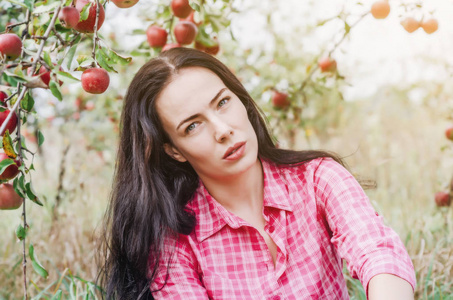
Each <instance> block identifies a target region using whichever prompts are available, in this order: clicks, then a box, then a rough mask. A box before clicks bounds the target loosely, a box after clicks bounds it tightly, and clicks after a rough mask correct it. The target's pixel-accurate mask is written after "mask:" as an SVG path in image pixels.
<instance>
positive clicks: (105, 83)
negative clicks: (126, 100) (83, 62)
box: [81, 68, 110, 94]
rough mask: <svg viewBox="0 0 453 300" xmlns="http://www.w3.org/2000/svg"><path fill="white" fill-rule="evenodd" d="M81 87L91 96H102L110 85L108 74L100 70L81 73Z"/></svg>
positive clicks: (92, 69)
mask: <svg viewBox="0 0 453 300" xmlns="http://www.w3.org/2000/svg"><path fill="white" fill-rule="evenodd" d="M81 81H82V87H83V89H84V90H85V91H86V92H88V93H91V94H102V93H103V92H105V91H106V90H107V88H108V87H109V84H110V77H109V73H108V72H107V71H106V70H104V69H101V68H91V69H87V70H85V71H83V73H82V78H81Z"/></svg>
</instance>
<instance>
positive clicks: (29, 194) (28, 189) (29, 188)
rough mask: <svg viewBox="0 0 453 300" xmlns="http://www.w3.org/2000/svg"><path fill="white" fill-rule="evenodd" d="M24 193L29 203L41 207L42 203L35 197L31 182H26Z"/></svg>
mask: <svg viewBox="0 0 453 300" xmlns="http://www.w3.org/2000/svg"><path fill="white" fill-rule="evenodd" d="M25 193H26V194H27V198H28V199H30V200H31V201H33V202H35V203H36V204H38V205H39V206H43V204H42V202H41V201H40V200H39V199H38V197H37V196H36V193H35V191H34V189H33V186H32V185H31V182H27V183H26V184H25Z"/></svg>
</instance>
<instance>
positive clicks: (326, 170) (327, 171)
mask: <svg viewBox="0 0 453 300" xmlns="http://www.w3.org/2000/svg"><path fill="white" fill-rule="evenodd" d="M314 184H315V192H316V194H317V197H318V200H317V201H318V204H319V205H320V211H321V212H323V213H325V218H326V220H327V223H328V226H329V228H330V230H331V231H332V238H331V242H332V244H333V245H334V247H335V248H336V250H337V251H338V254H339V255H340V257H341V258H343V259H345V260H346V261H347V263H348V270H349V272H350V274H351V276H352V277H353V278H356V279H359V280H360V282H361V283H362V285H363V287H364V289H365V291H369V290H370V289H369V288H368V286H369V283H370V281H371V279H372V278H374V277H376V276H377V275H379V274H393V275H395V276H397V277H399V278H403V279H404V280H405V281H407V282H409V283H410V285H411V286H412V287H415V284H416V283H415V272H414V267H413V264H412V261H411V258H410V256H409V255H408V253H407V250H406V249H405V247H404V244H403V243H402V241H401V238H400V237H399V236H398V235H397V233H396V232H395V231H394V230H393V229H391V228H390V227H388V226H385V224H384V222H383V218H382V216H379V215H378V214H377V213H376V212H375V210H374V208H373V206H372V205H371V203H370V200H369V199H368V197H367V195H366V194H365V192H364V191H363V189H362V187H361V186H360V184H359V183H358V182H357V180H356V179H355V178H354V177H353V176H352V174H350V173H349V172H348V171H347V170H346V169H345V168H344V167H342V166H341V165H340V164H338V163H336V162H335V161H333V160H332V159H330V158H329V159H323V160H322V161H321V162H320V163H319V165H318V166H317V168H316V170H315V172H314ZM379 281H380V280H379V279H378V282H379ZM378 288H380V284H378ZM392 289H393V286H392V287H390V288H389V286H386V287H385V290H387V291H388V292H393V290H392ZM373 290H374V289H373ZM381 290H382V289H381ZM367 296H368V295H367ZM379 299H381V298H379Z"/></svg>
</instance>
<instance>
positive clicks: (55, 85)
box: [49, 80, 63, 101]
mask: <svg viewBox="0 0 453 300" xmlns="http://www.w3.org/2000/svg"><path fill="white" fill-rule="evenodd" d="M49 88H50V91H51V92H52V95H54V96H55V97H56V98H57V99H58V100H60V101H61V100H63V96H61V91H60V86H59V85H58V83H56V82H55V81H53V80H51V81H50V82H49Z"/></svg>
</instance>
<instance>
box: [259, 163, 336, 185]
mask: <svg viewBox="0 0 453 300" xmlns="http://www.w3.org/2000/svg"><path fill="white" fill-rule="evenodd" d="M267 163H268V164H269V167H270V169H271V170H275V171H278V172H280V173H283V174H286V175H289V176H296V177H298V178H299V179H305V180H313V179H314V178H316V177H320V176H326V175H327V174H333V173H338V172H342V171H344V170H345V168H344V167H343V166H342V165H341V164H340V163H338V162H336V161H335V160H334V159H333V158H331V157H318V158H314V159H311V160H308V161H305V162H301V163H298V164H294V165H278V164H276V163H273V162H270V161H267Z"/></svg>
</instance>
